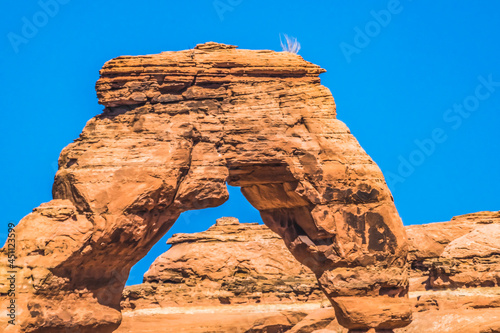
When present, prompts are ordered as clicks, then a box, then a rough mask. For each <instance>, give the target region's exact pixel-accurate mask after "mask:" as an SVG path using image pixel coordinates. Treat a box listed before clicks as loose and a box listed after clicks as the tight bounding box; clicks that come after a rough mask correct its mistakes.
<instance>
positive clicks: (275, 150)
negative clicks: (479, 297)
mask: <svg viewBox="0 0 500 333" xmlns="http://www.w3.org/2000/svg"><path fill="white" fill-rule="evenodd" d="M323 72H324V70H323V69H321V68H320V67H318V66H316V65H314V64H311V63H309V62H307V61H305V60H303V59H302V58H301V57H300V56H298V55H295V54H291V53H287V52H274V51H266V50H264V51H251V50H239V49H237V48H236V47H234V46H231V45H224V44H217V43H206V44H203V45H198V46H197V47H196V48H195V49H193V50H187V51H179V52H164V53H161V54H156V55H148V56H124V57H118V58H116V59H113V60H111V61H109V62H107V63H106V64H105V65H104V67H103V68H102V70H101V78H100V79H99V81H98V82H97V85H96V91H97V95H98V97H99V103H101V104H102V105H104V106H105V107H106V108H105V110H104V111H103V113H102V114H100V115H98V116H96V117H95V118H93V119H91V120H90V121H89V122H88V123H87V125H86V126H85V128H84V129H83V132H82V134H81V135H80V137H79V138H78V139H77V140H75V142H74V143H72V144H70V145H69V146H67V147H66V148H65V149H64V150H63V151H62V153H61V156H60V158H59V171H58V172H57V174H56V177H55V181H54V187H53V195H54V199H55V200H54V201H52V202H50V203H47V204H44V205H42V206H40V207H39V208H37V209H36V210H35V211H34V212H33V213H32V214H30V215H28V216H27V217H26V218H24V219H23V220H22V221H21V222H20V223H19V225H18V226H17V227H16V233H17V235H18V249H17V251H18V252H17V255H18V258H19V259H18V260H17V262H16V265H17V266H18V269H19V273H18V283H19V285H20V287H19V290H20V294H19V298H18V306H19V316H18V318H17V319H18V320H19V325H20V326H21V327H22V329H23V330H25V331H26V332H58V331H61V330H65V329H68V328H69V329H78V330H80V332H110V331H112V330H113V329H114V328H116V327H117V326H118V325H119V323H120V318H121V315H120V298H121V292H122V289H123V286H124V284H125V281H126V279H127V276H128V272H129V270H130V268H131V267H132V266H133V265H134V264H135V263H136V262H137V261H138V260H140V259H141V258H142V257H143V256H144V255H145V254H146V253H147V252H148V251H149V249H150V248H151V247H152V246H153V245H154V244H155V243H156V242H157V241H158V240H159V239H160V238H161V237H162V236H163V235H164V234H165V233H166V232H167V231H168V229H169V228H170V227H171V226H172V224H173V223H174V222H175V220H176V219H177V218H178V216H179V214H180V213H182V212H183V211H186V210H191V209H202V208H206V207H214V206H218V205H220V204H222V203H223V202H224V201H226V200H227V198H228V192H227V189H226V183H228V184H230V185H233V186H240V187H241V190H242V192H243V194H244V195H245V197H246V198H247V199H248V201H249V202H250V203H251V204H252V205H253V206H254V207H255V208H257V209H258V210H259V211H260V212H261V215H262V218H263V221H264V222H265V224H266V225H267V226H268V227H269V228H270V229H271V230H273V231H274V232H276V233H277V234H278V235H280V236H281V237H282V238H283V240H284V242H285V245H286V246H287V248H288V249H289V250H290V251H291V253H292V254H293V256H294V257H295V258H296V259H297V260H298V261H300V262H301V263H302V264H303V265H305V266H307V267H308V268H309V269H310V270H311V271H312V272H313V273H314V274H315V276H316V278H317V279H318V281H319V285H320V288H321V289H322V291H323V292H324V293H325V294H326V296H327V297H328V298H329V299H330V300H331V302H332V304H333V306H334V308H335V311H336V314H337V318H338V320H339V322H340V324H342V325H344V326H345V327H348V328H350V329H353V330H361V331H363V330H368V329H371V328H376V329H385V330H390V329H393V328H397V327H401V326H405V325H407V324H408V323H409V322H410V317H411V313H410V305H409V302H408V299H407V290H408V277H407V259H406V255H407V241H406V236H405V231H404V228H403V226H402V223H401V220H400V218H399V215H398V213H397V211H396V208H395V206H394V203H393V198H392V196H391V193H390V192H389V190H388V188H387V186H386V183H385V181H384V178H383V175H382V173H381V172H380V170H379V168H378V167H377V165H376V164H375V163H374V162H373V161H372V160H371V158H370V157H369V156H368V155H367V154H366V153H365V152H364V151H363V149H362V148H361V147H360V146H359V144H358V142H357V141H356V139H355V138H354V136H353V135H352V134H351V133H350V132H349V129H348V128H347V127H346V125H345V124H343V123H342V122H341V121H339V120H337V119H336V110H335V103H334V100H333V98H332V95H331V93H330V91H329V90H328V89H327V88H325V87H324V86H322V85H321V84H320V79H319V74H321V73H323ZM47 207H48V208H47ZM42 226H43V227H42ZM4 251H5V250H4ZM2 264H4V262H2ZM2 271H3V272H4V273H2V274H6V273H5V272H6V268H2ZM2 281H5V279H2ZM2 283H3V282H2ZM4 287H5V286H4ZM8 301H9V300H8V299H6V298H5V301H4V302H8ZM2 304H4V303H2ZM5 304H6V303H5ZM2 320H5V318H3V319H2ZM5 327H7V328H6V329H5V331H6V332H8V330H9V329H10V330H12V327H9V326H8V325H7V324H6V323H5Z"/></svg>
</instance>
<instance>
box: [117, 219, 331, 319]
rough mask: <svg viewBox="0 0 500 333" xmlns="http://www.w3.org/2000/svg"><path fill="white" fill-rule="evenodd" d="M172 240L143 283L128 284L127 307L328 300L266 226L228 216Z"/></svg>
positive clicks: (125, 302)
mask: <svg viewBox="0 0 500 333" xmlns="http://www.w3.org/2000/svg"><path fill="white" fill-rule="evenodd" d="M167 243H168V244H172V247H171V248H170V249H169V250H168V251H167V252H165V253H164V254H162V255H160V256H159V257H158V258H157V259H156V260H155V261H154V263H153V264H152V265H151V267H150V268H149V270H148V271H147V272H146V274H145V275H144V283H143V284H141V285H137V286H130V287H126V288H125V291H124V297H123V300H122V303H121V304H122V309H125V310H127V309H146V308H154V307H168V306H177V307H182V306H186V305H193V304H196V305H197V306H201V305H212V306H213V305H220V304H256V303H258V304H266V303H271V304H273V303H280V304H285V303H290V304H291V303H299V302H321V301H325V300H326V298H325V297H324V295H323V293H322V292H321V290H320V288H319V286H318V285H317V283H316V278H315V276H314V274H313V273H312V272H311V271H310V270H309V269H308V268H307V267H305V266H303V265H301V264H300V263H299V262H297V260H296V259H295V258H294V257H293V256H292V254H291V253H290V252H289V251H288V250H287V249H286V247H285V244H284V243H283V240H282V239H281V238H280V237H279V236H278V235H277V234H275V233H274V232H272V231H271V230H269V228H267V227H266V226H265V225H259V224H257V223H239V221H238V219H236V218H234V217H225V218H220V219H218V220H217V224H215V225H214V226H212V227H210V228H209V229H208V230H207V231H204V232H199V233H195V234H175V235H174V236H173V237H172V238H170V239H169V240H168V242H167ZM332 313H333V310H332Z"/></svg>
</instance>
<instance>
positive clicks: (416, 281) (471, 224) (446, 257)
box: [119, 212, 500, 333]
mask: <svg viewBox="0 0 500 333" xmlns="http://www.w3.org/2000/svg"><path fill="white" fill-rule="evenodd" d="M499 227H500V212H479V213H473V214H467V215H461V216H456V217H454V218H452V219H451V221H449V222H441V223H429V224H423V225H414V226H407V227H406V230H407V233H408V238H409V242H410V253H409V257H410V260H409V261H410V264H411V267H412V270H411V272H410V274H411V279H410V281H411V284H410V298H411V299H412V302H413V306H414V309H415V313H414V322H413V323H412V324H410V325H409V326H408V327H407V328H403V329H398V330H397V332H398V333H404V332H408V333H418V332H429V333H438V332H439V333H443V332H450V333H453V332H463V333H479V332H497V330H498V329H500V261H499V260H498V257H499V255H500V235H499V234H498V232H497V230H498V228H499ZM168 243H169V244H171V245H172V247H171V248H170V249H169V250H168V251H167V252H165V253H164V254H162V255H161V256H160V257H158V258H157V259H156V260H155V262H154V263H153V264H152V265H151V267H150V269H149V270H148V271H147V272H146V274H145V276H144V283H143V284H141V285H137V286H130V287H127V288H126V289H125V291H124V294H123V300H122V307H123V309H124V310H125V311H127V313H134V311H139V312H140V311H142V310H145V309H158V310H159V311H160V313H161V310H165V309H170V311H173V312H175V309H176V308H177V312H179V313H182V312H189V311H192V309H191V308H190V307H192V306H197V305H206V306H209V307H211V308H212V311H213V312H214V314H213V316H215V317H217V316H221V318H220V320H221V321H222V322H224V319H223V317H224V315H223V313H224V311H225V310H224V309H226V308H227V307H230V306H231V305H245V306H247V308H246V309H248V310H247V311H250V312H249V313H246V314H241V317H244V316H249V318H253V319H252V320H250V322H244V324H243V322H241V321H240V320H233V319H228V320H227V321H225V323H224V325H225V326H224V325H222V324H221V325H222V326H220V327H219V326H217V325H214V326H211V327H212V328H211V329H212V330H213V331H215V332H224V331H225V330H228V329H229V330H232V331H234V332H245V331H246V330H249V329H253V332H261V331H262V332H265V331H266V330H264V327H268V329H271V327H278V326H279V327H280V328H281V329H282V330H283V331H287V330H290V331H289V332H290V333H297V332H312V331H313V330H314V329H322V328H329V329H331V330H333V331H334V332H340V331H341V328H340V326H339V325H338V323H337V322H336V320H335V316H334V315H333V313H332V312H331V311H330V312H329V310H328V309H320V307H321V306H325V304H326V303H325V302H324V301H325V300H326V299H325V298H324V296H323V295H321V294H320V293H319V287H318V285H317V282H316V280H315V279H314V275H313V274H312V273H311V272H310V270H309V269H307V268H306V267H304V266H302V265H301V264H300V263H298V262H296V261H295V260H293V257H292V256H291V255H290V254H289V253H288V251H287V249H286V247H285V246H284V243H283V241H282V240H281V239H280V238H279V237H278V236H277V235H276V234H275V233H273V232H272V231H271V230H269V229H268V228H267V227H266V226H264V225H258V224H257V223H239V222H238V220H237V219H235V218H222V219H219V220H217V223H216V224H215V225H214V226H212V227H211V228H209V229H208V230H207V231H205V232H200V233H195V234H177V235H174V236H173V237H172V238H171V239H169V241H168ZM262 304H263V305H269V306H270V305H274V306H276V307H277V308H279V306H281V307H283V306H287V305H291V306H292V307H291V308H290V309H293V310H294V311H295V312H296V313H297V316H299V317H300V318H304V316H305V315H299V314H300V313H307V314H309V315H308V316H307V317H305V318H304V319H300V320H298V319H297V318H298V317H297V316H295V317H293V318H295V319H297V320H295V321H294V322H293V324H292V322H290V315H289V314H286V313H285V314H282V313H279V312H273V310H271V308H268V309H269V310H268V313H265V314H260V315H257V313H259V311H261V312H262V311H266V310H265V309H266V308H263V309H264V310H258V307H254V308H252V307H251V306H252V305H253V306H257V305H262ZM313 304H316V307H317V308H318V310H314V308H311V307H310V306H312V305H313ZM217 305H218V306H219V307H217ZM359 306H364V304H360V305H359ZM236 309H237V308H233V311H235V310H236ZM217 312H219V315H218V314H217ZM287 313H288V312H287ZM134 318H137V317H134ZM183 318H184V320H185V321H186V324H188V323H189V322H190V320H192V319H190V317H189V315H184V317H183ZM164 320H165V322H168V320H169V318H168V317H165V318H164ZM236 323H238V325H237V324H236ZM158 324H159V323H158ZM127 325H128V326H127ZM189 325H191V327H192V329H193V332H196V331H197V330H196V328H193V327H196V325H195V324H193V323H190V324H189ZM192 325H194V326H192ZM266 325H267V326H266ZM273 325H274V326H273ZM145 326H146V327H147V325H145ZM125 327H129V328H132V327H134V326H133V324H132V322H130V320H128V319H127V320H126V324H125V326H124V327H123V328H121V330H120V331H119V332H125V331H126V329H125ZM285 328H286V329H285ZM136 329H137V328H136ZM176 329H177V330H178V329H179V328H176ZM173 331H174V330H173ZM200 332H202V330H200ZM249 332H250V331H249Z"/></svg>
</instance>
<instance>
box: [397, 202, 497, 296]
mask: <svg viewBox="0 0 500 333" xmlns="http://www.w3.org/2000/svg"><path fill="white" fill-rule="evenodd" d="M406 230H407V233H408V238H409V244H410V251H409V260H410V263H411V267H412V270H411V281H412V282H411V289H412V290H425V289H447V288H460V287H495V286H500V212H478V213H473V214H466V215H460V216H455V217H454V218H453V219H452V220H451V221H449V222H442V223H430V224H424V225H415V226H409V227H406Z"/></svg>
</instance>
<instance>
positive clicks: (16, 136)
mask: <svg viewBox="0 0 500 333" xmlns="http://www.w3.org/2000/svg"><path fill="white" fill-rule="evenodd" d="M58 1H59V2H58V3H59V8H55V7H54V6H48V5H43V4H44V3H47V4H50V3H53V1H51V0H47V1H45V0H42V1H41V2H38V1H34V0H25V1H22V2H8V3H5V4H4V10H2V13H1V14H0V15H1V19H0V30H1V31H0V54H1V60H2V61H1V63H0V73H1V76H0V78H1V80H0V91H2V98H1V99H0V107H1V110H2V121H1V131H0V137H1V145H2V154H1V157H2V164H1V165H2V173H1V177H2V191H1V197H0V201H1V202H2V208H3V209H2V221H3V222H2V223H3V224H4V225H6V223H7V222H9V221H16V222H17V221H19V220H20V219H21V218H22V217H23V216H25V215H26V214H28V213H29V212H30V211H31V209H32V208H34V207H36V206H38V205H39V204H40V203H42V202H46V201H49V200H50V199H51V186H52V181H53V177H54V174H55V171H56V170H55V165H56V161H57V158H58V155H59V153H60V151H61V149H62V148H63V147H65V146H66V145H67V144H68V143H70V142H71V141H72V140H73V139H75V138H77V137H78V135H79V133H80V131H81V130H82V128H83V127H84V125H85V123H86V122H87V120H88V119H90V118H91V117H93V116H95V115H97V114H99V113H100V112H101V111H102V107H101V106H100V105H98V104H97V98H96V95H95V91H94V84H95V81H96V80H97V79H98V75H99V73H98V72H99V69H100V68H101V66H102V65H103V64H104V62H105V61H107V60H109V59H111V58H114V57H117V56H120V55H141V54H151V53H158V52H161V51H167V50H183V49H189V48H192V47H194V46H195V45H196V44H197V43H203V42H206V41H216V42H223V43H229V44H235V45H239V46H240V48H248V49H272V50H280V45H279V37H278V36H279V34H280V33H287V34H289V35H291V36H294V37H297V38H298V40H299V42H300V43H301V44H302V49H301V51H300V54H301V55H302V56H303V57H304V58H305V59H306V60H308V61H311V62H313V63H316V64H318V65H320V66H322V67H323V68H325V69H327V71H328V72H327V73H325V74H322V75H321V79H322V83H323V84H324V85H325V86H327V87H328V88H330V90H331V92H332V94H333V96H334V98H335V100H336V103H337V111H338V118H339V119H341V120H342V121H344V122H345V123H346V124H347V125H348V126H349V127H350V129H351V131H352V132H353V134H354V135H355V136H356V137H357V139H358V140H359V142H360V143H361V145H362V146H363V147H364V149H365V150H366V151H367V152H368V153H369V154H370V155H371V156H372V157H373V159H374V160H375V161H376V162H377V163H378V164H379V166H380V167H381V169H382V171H383V172H384V174H386V177H387V178H389V176H390V178H391V180H390V182H389V183H390V184H389V185H390V188H391V190H392V192H393V195H394V198H395V201H396V205H397V208H398V210H399V212H400V214H401V216H402V218H403V221H404V223H405V224H407V225H408V224H420V223H427V222H432V221H444V220H449V219H450V218H451V217H452V216H453V215H458V214H464V213H469V212H475V211H480V210H499V209H500V205H499V197H500V195H499V189H500V176H499V165H500V157H499V155H500V154H499V153H498V148H499V143H500V140H499V139H500V130H499V129H500V115H499V112H500V67H499V64H500V63H499V59H500V38H499V32H500V3H499V2H497V1H493V0H490V1H481V2H479V1H461V2H460V4H458V3H457V2H456V1H451V0H447V1H439V2H436V1H430V0H428V1H423V0H421V1H409V0H401V1H400V2H399V3H398V2H397V1H356V2H354V1H307V2H306V1H281V0H280V1H263V0H252V1H251V0H242V1H240V0H220V1H211V0H209V1H167V0H163V1H158V0H155V1H153V0H142V1H139V2H138V1H130V0H122V1H113V2H111V1H99V2H97V1H77V0H70V1H68V0H58ZM47 13H48V14H47ZM387 13H389V14H390V17H389V15H387ZM49 14H50V15H49ZM488 81H489V82H488ZM460 108H461V109H460ZM398 169H399V170H398ZM230 195H231V199H230V201H229V202H228V203H226V204H225V205H224V206H222V207H219V208H216V209H211V210H207V211H198V212H191V213H188V214H185V215H183V216H182V217H181V218H180V220H179V221H178V222H177V224H176V225H175V226H174V228H173V229H172V231H171V232H170V233H169V235H170V234H171V233H172V232H195V231H200V230H205V229H206V228H208V227H209V226H210V225H211V224H213V222H214V220H215V218H217V217H219V216H222V215H233V216H237V217H239V218H240V219H241V220H242V221H256V220H259V216H258V212H256V211H255V210H253V208H251V207H250V206H249V204H248V203H246V202H245V201H244V199H243V197H242V196H241V194H239V190H238V189H237V188H234V189H231V190H230ZM4 229H6V227H4ZM0 233H1V235H0V236H1V237H2V239H1V241H2V243H3V241H4V239H5V231H0ZM165 240H166V238H164V239H163V240H162V241H160V243H159V244H157V245H156V246H155V248H154V249H153V250H152V251H151V253H150V255H148V257H146V258H145V259H144V260H143V261H141V262H140V263H139V264H138V265H136V267H134V269H133V271H132V274H131V279H130V280H129V283H138V282H140V281H141V280H142V274H143V273H144V271H145V270H146V269H147V267H148V266H149V264H150V263H151V262H152V261H153V260H154V258H155V257H156V256H157V255H159V254H160V253H162V252H163V251H165V250H166V248H167V247H166V245H165V244H164V243H165Z"/></svg>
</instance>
